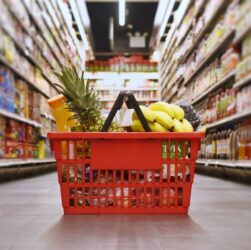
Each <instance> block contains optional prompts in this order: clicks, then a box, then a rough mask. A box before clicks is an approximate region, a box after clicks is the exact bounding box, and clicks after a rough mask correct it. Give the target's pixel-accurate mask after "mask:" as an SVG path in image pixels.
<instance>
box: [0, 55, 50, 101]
mask: <svg viewBox="0 0 251 250" xmlns="http://www.w3.org/2000/svg"><path fill="white" fill-rule="evenodd" d="M0 63H2V64H4V65H5V66H6V67H8V68H9V69H10V70H11V71H12V72H13V73H14V74H15V75H16V76H17V77H18V78H20V79H21V80H24V81H25V82H27V83H28V84H29V85H30V86H31V87H32V88H34V89H35V90H37V91H38V92H40V93H41V94H42V95H44V96H45V97H46V98H49V96H48V95H47V94H46V93H45V92H44V91H43V90H41V89H40V88H38V87H37V86H36V85H35V84H34V83H33V82H31V81H30V80H29V78H28V77H26V76H24V75H23V74H22V73H21V72H20V71H18V70H17V69H16V68H15V67H14V66H12V65H11V64H10V63H8V62H7V61H6V60H5V59H4V57H3V56H2V55H0Z"/></svg>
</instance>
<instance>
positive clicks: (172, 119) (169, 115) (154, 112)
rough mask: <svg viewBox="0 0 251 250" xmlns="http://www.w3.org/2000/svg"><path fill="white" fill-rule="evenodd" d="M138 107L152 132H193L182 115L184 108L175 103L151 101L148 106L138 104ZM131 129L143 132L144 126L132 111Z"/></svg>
mask: <svg viewBox="0 0 251 250" xmlns="http://www.w3.org/2000/svg"><path fill="white" fill-rule="evenodd" d="M140 109H141V111H142V113H143V115H144V117H145V119H146V121H147V122H148V124H149V127H150V128H151V130H152V132H167V131H170V132H193V131H194V130H193V127H192V125H191V124H190V122H189V121H187V120H186V119H185V118H184V116H185V113H184V110H183V109H182V108H181V107H179V106H178V105H176V104H169V103H166V102H156V103H152V104H151V105H150V106H149V107H148V108H147V107H145V106H140ZM131 127H132V130H133V131H134V132H144V131H145V130H144V128H143V126H142V124H141V122H140V120H139V119H138V117H137V114H136V112H135V111H134V112H133V113H132V126H131Z"/></svg>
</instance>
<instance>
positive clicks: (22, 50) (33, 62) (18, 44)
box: [0, 24, 42, 70]
mask: <svg viewBox="0 0 251 250" xmlns="http://www.w3.org/2000/svg"><path fill="white" fill-rule="evenodd" d="M0 28H1V29H2V30H3V31H4V33H5V34H6V35H7V36H9V37H10V38H11V40H12V41H13V42H14V43H15V45H16V47H17V48H18V49H19V50H20V51H21V52H22V55H24V56H25V57H26V58H27V59H28V60H29V61H30V62H31V63H32V64H33V65H34V66H36V67H37V68H39V69H40V70H42V68H41V67H40V65H39V64H38V62H37V61H36V60H35V59H34V58H33V57H32V56H31V55H30V54H29V53H28V52H27V50H26V49H25V48H24V47H23V45H22V44H21V43H20V42H19V41H18V40H17V39H16V38H15V37H14V36H13V35H12V34H11V33H10V32H9V31H8V30H7V29H6V28H5V27H4V26H3V24H1V25H0Z"/></svg>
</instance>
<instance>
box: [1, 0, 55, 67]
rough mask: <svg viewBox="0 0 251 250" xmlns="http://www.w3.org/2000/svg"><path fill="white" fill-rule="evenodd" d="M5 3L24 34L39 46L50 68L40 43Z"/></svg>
mask: <svg viewBox="0 0 251 250" xmlns="http://www.w3.org/2000/svg"><path fill="white" fill-rule="evenodd" d="M5 4H6V6H7V8H8V10H9V11H10V13H11V14H12V16H13V17H14V18H15V19H16V20H17V21H18V23H19V25H20V26H21V27H22V29H23V30H24V31H25V32H26V34H28V35H29V36H30V37H31V39H32V40H33V41H34V43H35V44H36V45H37V47H38V48H39V50H40V52H41V54H42V56H43V58H44V59H45V61H46V62H47V63H48V65H49V66H50V67H51V68H53V66H52V64H51V62H50V60H49V59H48V58H47V57H46V56H45V54H44V50H43V49H42V48H41V46H40V43H39V42H38V40H37V39H36V37H35V36H34V35H33V34H32V33H31V32H30V30H29V29H28V27H26V26H25V25H24V23H23V22H22V21H21V20H20V18H19V17H18V16H17V15H16V13H15V11H13V10H12V8H11V6H10V4H9V3H8V2H7V1H5Z"/></svg>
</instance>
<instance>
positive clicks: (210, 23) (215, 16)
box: [181, 0, 230, 64]
mask: <svg viewBox="0 0 251 250" xmlns="http://www.w3.org/2000/svg"><path fill="white" fill-rule="evenodd" d="M229 3H230V1H229V0H223V2H222V4H220V5H219V6H218V8H217V9H216V10H215V12H214V13H213V14H212V17H211V18H210V19H209V21H208V22H207V23H206V24H205V25H204V28H203V29H202V30H201V32H200V34H199V35H198V36H197V38H195V40H194V41H193V45H192V47H191V48H190V49H189V50H188V51H187V52H186V54H185V55H184V57H183V59H182V60H181V64H183V63H184V62H185V61H187V59H188V58H189V57H190V55H191V54H192V53H193V51H194V50H195V49H196V48H197V46H198V45H199V43H200V41H201V40H202V38H203V37H204V36H205V34H206V33H207V32H208V31H209V30H211V29H212V28H213V24H214V23H215V21H216V20H217V19H218V18H219V17H220V14H221V12H223V11H224V10H225V9H226V6H227V5H228V4H229Z"/></svg>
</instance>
